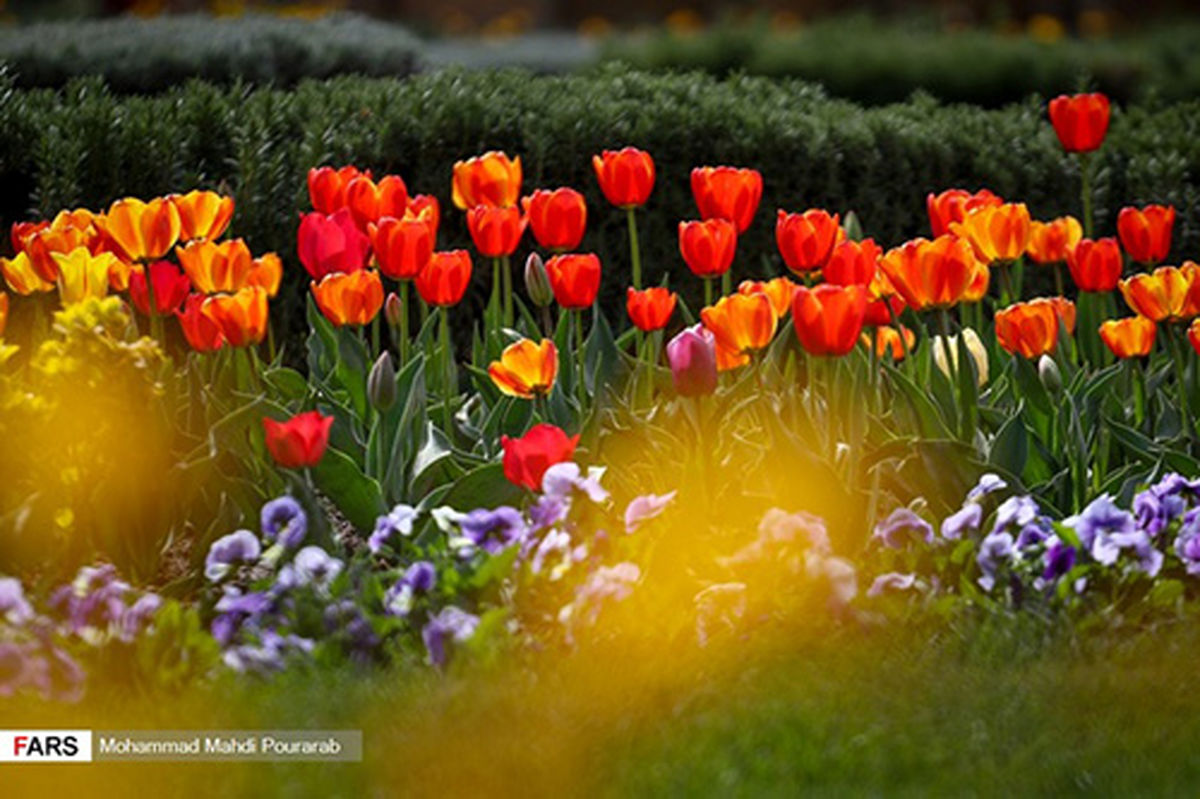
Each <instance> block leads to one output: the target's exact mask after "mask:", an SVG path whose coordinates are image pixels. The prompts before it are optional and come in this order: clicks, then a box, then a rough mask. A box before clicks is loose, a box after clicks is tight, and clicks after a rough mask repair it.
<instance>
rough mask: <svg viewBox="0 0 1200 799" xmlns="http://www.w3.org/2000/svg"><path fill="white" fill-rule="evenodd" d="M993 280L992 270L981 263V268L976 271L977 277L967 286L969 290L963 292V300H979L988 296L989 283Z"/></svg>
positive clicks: (968, 301)
mask: <svg viewBox="0 0 1200 799" xmlns="http://www.w3.org/2000/svg"><path fill="white" fill-rule="evenodd" d="M991 282H992V270H991V269H990V268H989V267H986V266H984V265H983V264H980V265H979V269H978V270H977V271H976V272H975V278H974V279H973V280H972V281H971V285H969V286H967V290H966V291H964V292H963V296H962V301H963V302H967V303H970V302H979V301H980V300H982V299H983V298H984V297H986V296H987V290H988V285H989V284H990V283H991Z"/></svg>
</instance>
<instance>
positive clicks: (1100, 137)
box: [1049, 92, 1110, 153]
mask: <svg viewBox="0 0 1200 799" xmlns="http://www.w3.org/2000/svg"><path fill="white" fill-rule="evenodd" d="M1049 111H1050V124H1051V125H1053V126H1054V132H1055V133H1056V134H1057V135H1058V141H1059V143H1060V144H1061V145H1062V146H1063V149H1064V150H1066V151H1067V152H1069V153H1086V152H1090V151H1092V150H1095V149H1097V148H1098V147H1099V146H1100V145H1101V143H1103V142H1104V134H1105V133H1107V132H1108V117H1109V112H1110V108H1109V103H1108V98H1107V97H1105V96H1104V95H1103V94H1100V93H1099V92H1093V93H1091V94H1075V95H1071V96H1067V95H1065V94H1060V95H1059V96H1058V97H1055V98H1054V99H1053V100H1051V101H1050V107H1049Z"/></svg>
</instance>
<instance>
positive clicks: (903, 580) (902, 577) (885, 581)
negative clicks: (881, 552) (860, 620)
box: [867, 506, 978, 597]
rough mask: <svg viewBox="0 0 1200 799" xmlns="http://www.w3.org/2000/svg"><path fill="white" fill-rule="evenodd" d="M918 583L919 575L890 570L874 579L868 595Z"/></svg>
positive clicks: (904, 589)
mask: <svg viewBox="0 0 1200 799" xmlns="http://www.w3.org/2000/svg"><path fill="white" fill-rule="evenodd" d="M976 507H978V506H976ZM916 584H917V575H915V574H911V573H909V574H902V573H901V572H888V573H886V574H881V575H879V576H878V577H876V578H875V579H874V581H872V583H871V587H870V588H868V589H867V596H869V597H877V596H879V595H880V594H882V593H883V592H885V591H908V590H909V589H911V588H912V587H913V586H914V585H916Z"/></svg>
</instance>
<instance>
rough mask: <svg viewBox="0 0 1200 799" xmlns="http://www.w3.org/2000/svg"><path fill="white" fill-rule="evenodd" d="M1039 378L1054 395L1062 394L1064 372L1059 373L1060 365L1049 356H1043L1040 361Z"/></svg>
mask: <svg viewBox="0 0 1200 799" xmlns="http://www.w3.org/2000/svg"><path fill="white" fill-rule="evenodd" d="M1038 378H1039V379H1040V380H1041V381H1042V385H1043V386H1045V387H1046V390H1047V391H1049V392H1050V393H1051V394H1052V395H1055V396H1057V395H1058V394H1060V393H1061V392H1062V389H1063V380H1062V372H1060V371H1059V369H1058V364H1056V363H1055V362H1054V359H1053V358H1051V357H1050V356H1049V355H1043V356H1042V357H1041V358H1040V359H1038Z"/></svg>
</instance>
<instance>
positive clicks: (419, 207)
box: [404, 194, 442, 235]
mask: <svg viewBox="0 0 1200 799" xmlns="http://www.w3.org/2000/svg"><path fill="white" fill-rule="evenodd" d="M404 216H405V218H410V217H411V218H413V219H423V220H424V221H426V222H428V223H429V229H430V230H432V231H433V232H434V235H437V231H438V226H439V225H441V224H442V207H441V206H440V205H439V204H438V198H437V197H434V196H433V195H432V194H418V195H417V196H416V197H411V198H409V201H408V210H407V211H405V212H404Z"/></svg>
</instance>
